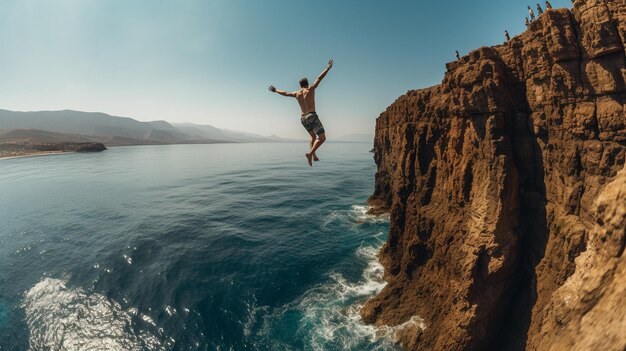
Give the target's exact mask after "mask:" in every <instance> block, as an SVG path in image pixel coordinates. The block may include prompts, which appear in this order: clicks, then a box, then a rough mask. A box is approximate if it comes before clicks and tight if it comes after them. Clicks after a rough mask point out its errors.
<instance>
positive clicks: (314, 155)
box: [313, 154, 320, 162]
mask: <svg viewBox="0 0 626 351" xmlns="http://www.w3.org/2000/svg"><path fill="white" fill-rule="evenodd" d="M319 160H320V158H319V157H317V155H316V154H313V161H315V162H317V161H319Z"/></svg>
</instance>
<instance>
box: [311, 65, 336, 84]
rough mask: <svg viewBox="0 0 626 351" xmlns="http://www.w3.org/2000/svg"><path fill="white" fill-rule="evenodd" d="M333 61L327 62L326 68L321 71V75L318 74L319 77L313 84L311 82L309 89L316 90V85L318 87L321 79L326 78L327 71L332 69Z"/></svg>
mask: <svg viewBox="0 0 626 351" xmlns="http://www.w3.org/2000/svg"><path fill="white" fill-rule="evenodd" d="M334 62H335V61H333V60H332V59H331V60H328V66H327V67H326V68H325V69H324V71H322V73H321V74H320V76H319V77H317V79H316V80H315V82H313V85H311V89H315V88H317V86H318V85H320V82H321V81H322V79H324V77H326V73H328V71H330V69H331V68H332V67H333V63H334Z"/></svg>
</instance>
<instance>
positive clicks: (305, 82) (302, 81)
mask: <svg viewBox="0 0 626 351" xmlns="http://www.w3.org/2000/svg"><path fill="white" fill-rule="evenodd" d="M308 87H309V80H308V79H306V77H305V78H302V79H300V88H308Z"/></svg>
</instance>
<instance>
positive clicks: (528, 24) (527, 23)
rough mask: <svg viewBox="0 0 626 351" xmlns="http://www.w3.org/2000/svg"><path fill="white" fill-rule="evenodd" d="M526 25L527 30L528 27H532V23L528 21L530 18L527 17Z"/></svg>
mask: <svg viewBox="0 0 626 351" xmlns="http://www.w3.org/2000/svg"><path fill="white" fill-rule="evenodd" d="M524 24H525V25H526V28H528V26H530V21H528V17H526V20H525V21H524Z"/></svg>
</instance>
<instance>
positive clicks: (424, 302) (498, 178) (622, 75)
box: [361, 0, 626, 350]
mask: <svg viewBox="0 0 626 351" xmlns="http://www.w3.org/2000/svg"><path fill="white" fill-rule="evenodd" d="M625 46H626V2H624V1H623V0H586V1H583V0H578V1H576V4H575V6H574V9H573V10H572V11H569V10H566V9H559V10H550V11H547V12H545V13H544V14H543V15H542V16H540V17H539V19H538V20H537V21H535V22H533V23H531V26H530V28H529V29H528V30H527V31H526V32H525V33H523V34H522V35H520V36H518V37H515V38H513V39H512V40H511V41H510V42H509V43H507V44H506V45H501V46H496V47H492V48H487V47H484V48H480V49H478V50H475V51H473V52H471V53H470V54H469V55H468V56H466V57H463V58H462V59H461V60H460V61H458V62H453V63H449V64H448V67H447V68H448V71H447V73H446V75H445V77H444V80H443V82H442V83H441V84H440V85H438V86H434V87H431V88H428V89H423V90H416V91H409V92H408V93H407V94H405V95H403V96H401V97H400V98H398V100H396V101H395V102H394V103H393V104H392V105H391V106H389V107H388V108H387V110H386V111H385V112H383V113H382V114H381V115H380V117H379V118H378V119H377V122H376V137H375V153H374V158H375V160H376V163H377V165H378V172H377V174H376V190H375V193H374V195H373V196H372V198H371V199H370V202H371V204H372V205H373V206H375V207H377V208H378V209H382V210H388V211H389V212H390V218H391V229H390V233H389V239H388V242H387V243H386V244H385V246H384V247H383V249H382V250H381V262H382V263H383V265H384V266H385V273H386V279H387V280H388V282H389V284H388V285H387V286H386V287H385V288H384V289H383V291H381V293H380V294H379V295H378V296H376V297H375V298H373V299H372V300H370V301H369V302H368V303H367V304H366V305H365V306H364V308H363V309H362V312H361V314H362V316H363V318H364V320H365V321H366V322H369V323H375V324H378V325H383V324H385V325H399V324H402V323H404V322H406V321H408V320H411V318H412V317H415V316H417V317H419V318H420V319H421V320H423V323H407V324H406V325H407V327H405V328H403V329H402V330H400V331H399V333H398V337H399V339H400V341H401V342H402V343H403V345H405V346H406V347H407V348H408V349H415V350H432V349H435V350H461V349H463V350H467V349H489V348H498V349H524V348H526V349H529V350H536V349H541V350H545V349H551V348H554V349H561V347H563V346H566V345H569V346H570V347H574V348H579V349H587V346H589V347H591V346H597V347H600V349H603V350H610V349H615V350H622V349H624V348H626V321H625V319H626V317H624V316H626V313H625V308H624V307H621V306H624V305H625V304H626V301H625V299H626V297H625V294H626V292H625V289H626V287H625V284H626V267H625V265H626V259H625V258H623V253H624V242H625V237H626V233H625V232H624V224H625V220H624V216H625V212H624V206H626V205H624V202H625V194H624V192H625V190H624V185H625V184H626V183H624V182H625V181H626V171H625V172H622V176H621V177H619V178H616V175H617V172H618V171H619V170H620V169H622V168H623V165H624V159H625V155H626V127H625V124H626V117H625V115H626V84H625V80H626V65H625V60H626V58H625V57H626V51H625ZM611 181H614V182H613V183H611V185H607V184H609V183H610V182H611ZM603 191H604V193H603V195H602V196H599V195H600V193H601V192H603ZM596 202H597V206H596V205H595V204H596ZM619 204H621V205H619ZM616 306H620V307H619V308H618V307H616ZM413 320H415V318H414V319H413ZM594 328H595V329H594ZM600 330H601V331H602V334H601V335H602V337H599V335H600V334H599V333H598V332H599V331H600ZM584 333H586V334H585V335H586V337H585V338H582V337H581V338H580V339H576V338H575V336H576V335H582V334H584ZM576 343H577V344H576ZM572 345H574V346H572ZM576 345H579V346H576ZM580 345H585V346H584V347H583V346H580Z"/></svg>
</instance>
